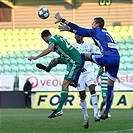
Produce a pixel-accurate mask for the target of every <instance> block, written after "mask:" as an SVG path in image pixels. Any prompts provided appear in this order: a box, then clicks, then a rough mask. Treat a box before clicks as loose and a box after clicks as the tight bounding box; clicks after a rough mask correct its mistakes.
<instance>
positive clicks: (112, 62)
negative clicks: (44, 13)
mask: <svg viewBox="0 0 133 133" xmlns="http://www.w3.org/2000/svg"><path fill="white" fill-rule="evenodd" d="M55 18H56V19H57V21H56V22H55V23H58V22H62V23H64V24H62V25H60V26H59V29H60V30H62V31H65V30H66V31H70V32H73V33H76V34H78V35H80V36H83V37H91V38H92V39H93V41H94V42H95V45H96V46H98V47H99V49H100V51H101V54H96V53H85V54H84V55H85V60H88V61H92V62H94V63H96V64H98V65H99V66H104V67H105V72H106V73H107V76H108V95H107V100H106V108H105V110H104V113H103V114H102V115H101V117H100V119H104V120H105V119H107V118H108V112H109V108H110V106H111V103H112V100H113V88H114V82H115V79H116V77H117V73H118V69H119V64H120V55H119V52H118V50H117V48H116V44H115V41H114V39H113V38H112V36H111V35H110V34H109V33H108V32H107V30H106V29H105V28H104V19H103V18H101V17H96V18H94V21H93V23H92V28H90V29H88V28H83V27H80V26H78V25H76V24H74V23H72V22H68V21H67V20H65V19H63V18H61V15H60V13H56V14H55Z"/></svg>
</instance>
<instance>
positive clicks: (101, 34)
mask: <svg viewBox="0 0 133 133" xmlns="http://www.w3.org/2000/svg"><path fill="white" fill-rule="evenodd" d="M92 30H93V32H94V34H92V38H93V40H94V41H95V43H96V45H97V46H98V47H99V48H100V50H101V52H102V53H103V54H104V55H115V56H119V53H118V50H117V48H116V44H115V41H114V40H113V38H112V36H111V35H110V34H109V33H108V32H107V30H106V29H104V28H103V29H101V28H94V29H92Z"/></svg>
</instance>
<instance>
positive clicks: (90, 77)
mask: <svg viewBox="0 0 133 133" xmlns="http://www.w3.org/2000/svg"><path fill="white" fill-rule="evenodd" d="M83 74H84V75H85V77H84V82H85V84H86V86H87V87H88V88H89V90H90V94H91V103H92V106H93V109H94V121H95V122H96V121H100V119H99V117H98V104H97V102H98V99H97V95H96V91H95V87H96V78H95V73H94V72H88V73H83Z"/></svg>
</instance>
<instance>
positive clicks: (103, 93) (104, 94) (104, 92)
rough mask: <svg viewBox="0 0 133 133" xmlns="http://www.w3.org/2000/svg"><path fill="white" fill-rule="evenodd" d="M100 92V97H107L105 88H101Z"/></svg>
mask: <svg viewBox="0 0 133 133" xmlns="http://www.w3.org/2000/svg"><path fill="white" fill-rule="evenodd" d="M101 93H102V98H103V99H104V98H107V93H108V91H107V90H101Z"/></svg>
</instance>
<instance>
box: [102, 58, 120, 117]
mask: <svg viewBox="0 0 133 133" xmlns="http://www.w3.org/2000/svg"><path fill="white" fill-rule="evenodd" d="M111 61H112V62H114V64H112V65H113V66H111V67H105V71H106V73H107V76H108V93H107V99H106V109H105V111H104V113H103V114H102V116H101V117H100V119H104V120H105V119H106V118H108V112H109V109H110V107H111V104H112V101H113V89H114V82H115V79H116V78H117V72H118V69H119V61H120V59H119V57H115V59H114V60H113V59H112V60H111Z"/></svg>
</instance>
